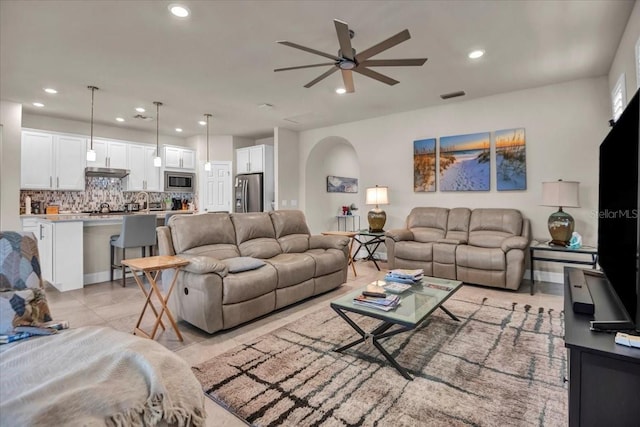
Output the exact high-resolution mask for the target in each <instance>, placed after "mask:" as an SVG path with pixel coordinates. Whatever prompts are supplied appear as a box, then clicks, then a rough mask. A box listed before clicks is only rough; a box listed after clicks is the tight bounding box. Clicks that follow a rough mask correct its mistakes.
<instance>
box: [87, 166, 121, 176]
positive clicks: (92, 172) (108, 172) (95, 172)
mask: <svg viewBox="0 0 640 427" xmlns="http://www.w3.org/2000/svg"><path fill="white" fill-rule="evenodd" d="M84 174H85V175H86V176H98V177H105V178H124V177H125V176H127V175H129V169H112V168H95V167H92V168H86V169H85V170H84Z"/></svg>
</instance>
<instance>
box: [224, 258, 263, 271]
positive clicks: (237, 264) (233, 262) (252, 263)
mask: <svg viewBox="0 0 640 427" xmlns="http://www.w3.org/2000/svg"><path fill="white" fill-rule="evenodd" d="M222 262H223V263H224V264H225V265H226V266H227V267H228V268H229V273H240V272H242V271H249V270H255V269H256V268H260V267H262V266H263V265H265V262H264V261H262V260H260V259H257V258H252V257H249V256H239V257H235V258H227V259H223V260H222Z"/></svg>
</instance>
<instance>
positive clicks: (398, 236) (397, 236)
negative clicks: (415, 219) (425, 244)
mask: <svg viewBox="0 0 640 427" xmlns="http://www.w3.org/2000/svg"><path fill="white" fill-rule="evenodd" d="M385 237H390V238H392V239H393V240H394V241H396V242H401V241H403V240H413V239H414V238H413V232H412V231H411V230H409V229H407V228H396V229H394V230H389V231H387V232H386V233H385Z"/></svg>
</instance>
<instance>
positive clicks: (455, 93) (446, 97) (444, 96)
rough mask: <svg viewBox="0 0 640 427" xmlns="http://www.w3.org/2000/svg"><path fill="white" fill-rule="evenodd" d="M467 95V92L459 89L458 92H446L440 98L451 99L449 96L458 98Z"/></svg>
mask: <svg viewBox="0 0 640 427" xmlns="http://www.w3.org/2000/svg"><path fill="white" fill-rule="evenodd" d="M465 95H466V93H464V91H463V90H459V91H457V92H451V93H445V94H443V95H440V98H442V99H449V98H456V97H458V96H465Z"/></svg>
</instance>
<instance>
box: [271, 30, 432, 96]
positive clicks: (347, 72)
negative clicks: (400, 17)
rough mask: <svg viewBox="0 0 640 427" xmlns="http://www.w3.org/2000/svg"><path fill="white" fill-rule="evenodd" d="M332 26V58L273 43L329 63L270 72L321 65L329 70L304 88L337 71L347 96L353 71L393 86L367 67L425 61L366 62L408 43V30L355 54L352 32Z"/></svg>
mask: <svg viewBox="0 0 640 427" xmlns="http://www.w3.org/2000/svg"><path fill="white" fill-rule="evenodd" d="M333 23H334V25H335V28H336V34H337V36H338V43H339V45H340V49H339V50H338V55H332V54H330V53H326V52H321V51H319V50H316V49H312V48H309V47H306V46H302V45H299V44H297V43H292V42H289V41H279V42H277V43H279V44H282V45H285V46H289V47H293V48H295V49H300V50H303V51H305V52H309V53H313V54H314V55H319V56H322V57H325V58H328V59H331V60H332V61H333V62H324V63H321V64H309V65H299V66H295V67H286V68H277V69H275V70H273V71H276V72H278V71H289V70H299V69H302V68H312V67H322V66H327V65H330V66H331V68H329V70H327V71H325V72H324V73H322V74H321V75H320V76H318V77H316V78H315V79H313V80H311V81H310V82H309V83H307V84H306V85H304V87H306V88H310V87H311V86H313V85H315V84H316V83H318V82H320V81H322V80H324V79H326V78H327V77H329V76H330V75H331V74H333V73H334V72H336V71H338V70H340V71H341V73H342V81H343V83H344V89H345V91H346V92H347V93H352V92H354V91H355V86H354V84H353V72H354V71H355V72H356V73H358V74H362V75H363V76H367V77H369V78H372V79H374V80H378V81H379V82H382V83H385V84H387V85H390V86H393V85H395V84H398V83H400V82H399V81H397V80H394V79H392V78H391V77H388V76H385V75H384V74H381V73H378V72H377V71H373V70H372V69H370V68H369V67H405V66H421V65H423V64H424V63H425V62H426V61H427V58H412V59H377V60H376V59H371V60H370V59H369V58H371V57H373V56H375V55H377V54H379V53H381V52H384V51H385V50H387V49H391V48H392V47H394V46H395V45H397V44H400V43H402V42H404V41H407V40H409V39H410V38H411V35H410V34H409V30H403V31H400V32H399V33H398V34H396V35H394V36H392V37H389V38H388V39H386V40H383V41H381V42H380V43H378V44H376V45H373V46H371V47H370V48H368V49H365V50H364V51H362V52H360V53H356V50H355V49H354V48H353V47H352V46H351V39H352V38H353V36H354V34H355V33H354V32H353V30H350V29H349V25H348V24H347V23H346V22H343V21H340V20H338V19H334V20H333Z"/></svg>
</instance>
